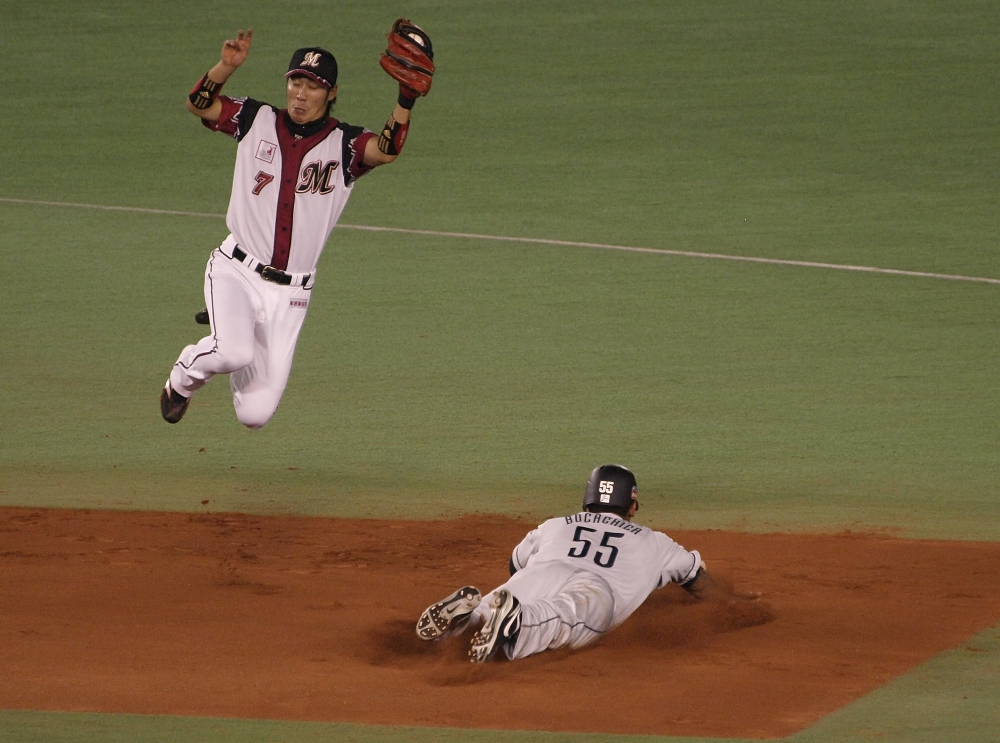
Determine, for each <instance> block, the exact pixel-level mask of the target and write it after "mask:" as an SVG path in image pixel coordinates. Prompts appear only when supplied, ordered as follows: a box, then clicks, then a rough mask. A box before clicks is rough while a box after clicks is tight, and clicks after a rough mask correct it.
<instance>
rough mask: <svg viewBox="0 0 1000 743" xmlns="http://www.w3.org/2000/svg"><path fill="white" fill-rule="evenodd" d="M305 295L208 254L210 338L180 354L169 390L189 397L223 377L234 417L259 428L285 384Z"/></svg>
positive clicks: (306, 302) (218, 254) (305, 304)
mask: <svg viewBox="0 0 1000 743" xmlns="http://www.w3.org/2000/svg"><path fill="white" fill-rule="evenodd" d="M310 294H311V291H310V290H308V289H303V288H302V287H290V286H282V285H280V284H275V283H274V282H271V281H265V280H264V279H262V278H261V277H260V275H258V274H257V273H254V272H253V271H251V270H250V269H249V268H247V267H246V266H244V265H243V264H242V263H240V262H239V261H237V260H233V259H232V258H228V257H226V255H225V254H224V253H223V252H222V251H221V250H219V249H216V250H214V251H213V252H212V256H211V257H210V258H209V261H208V266H207V268H206V269H205V302H206V303H207V305H206V306H207V307H208V314H209V318H210V319H211V326H212V333H211V335H208V336H206V337H204V338H202V339H201V340H200V341H199V342H198V343H196V344H194V345H191V346H187V347H186V348H185V349H184V350H183V351H182V352H181V355H180V358H178V359H177V363H176V364H174V368H173V370H172V371H171V372H170V386H171V387H172V388H173V389H174V390H175V391H177V392H178V393H180V394H181V395H184V396H185V397H190V396H191V395H192V394H194V392H195V391H197V390H199V389H201V388H202V387H204V386H205V383H206V382H208V380H209V379H211V378H212V377H213V376H215V375H216V374H229V375H230V377H229V385H230V388H231V389H232V392H233V406H234V407H235V408H236V417H237V418H239V421H240V423H242V424H243V425H245V426H248V427H249V428H260V427H261V426H263V425H264V424H265V423H267V422H268V421H269V420H270V419H271V416H273V415H274V411H275V410H277V408H278V403H279V402H280V401H281V395H282V393H283V392H284V391H285V385H286V384H287V383H288V375H289V373H290V372H291V369H292V357H293V356H294V354H295V344H296V342H297V341H298V338H299V331H300V330H301V329H302V323H303V322H304V321H305V318H306V309H307V307H308V305H309V296H310Z"/></svg>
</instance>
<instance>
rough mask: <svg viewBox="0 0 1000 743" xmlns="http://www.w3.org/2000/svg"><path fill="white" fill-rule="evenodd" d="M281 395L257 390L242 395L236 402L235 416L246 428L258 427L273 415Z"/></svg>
mask: <svg viewBox="0 0 1000 743" xmlns="http://www.w3.org/2000/svg"><path fill="white" fill-rule="evenodd" d="M280 401H281V395H275V394H268V393H265V392H263V391H261V390H257V391H256V392H255V393H253V394H251V395H246V396H244V397H243V398H242V399H241V400H239V401H238V402H237V401H236V400H234V402H235V403H236V417H237V418H238V419H239V421H240V423H242V424H243V425H244V426H246V427H247V428H252V429H255V430H256V429H258V428H261V427H262V426H263V425H264V424H265V423H267V422H268V421H269V420H271V418H273V417H274V412H275V411H276V410H277V409H278V403H279V402H280Z"/></svg>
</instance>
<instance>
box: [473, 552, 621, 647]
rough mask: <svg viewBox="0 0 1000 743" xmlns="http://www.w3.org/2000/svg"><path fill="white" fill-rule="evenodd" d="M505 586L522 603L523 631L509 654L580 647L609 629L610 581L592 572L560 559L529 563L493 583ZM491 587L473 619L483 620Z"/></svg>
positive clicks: (612, 602)
mask: <svg viewBox="0 0 1000 743" xmlns="http://www.w3.org/2000/svg"><path fill="white" fill-rule="evenodd" d="M503 588H505V589H507V590H508V591H510V592H511V593H512V594H513V595H514V597H515V598H516V599H517V600H518V601H519V602H520V603H521V631H520V633H519V634H518V637H517V642H515V643H514V647H513V648H509V647H508V648H505V651H506V653H507V657H508V658H509V659H511V660H514V659H516V658H524V657H526V656H529V655H532V654H534V653H540V652H542V651H543V650H558V649H559V648H565V647H568V648H573V649H576V648H581V647H583V646H584V645H587V644H589V643H591V642H594V641H595V640H597V639H598V638H599V637H600V636H601V635H603V634H604V633H605V632H607V631H608V630H609V629H611V624H612V620H613V619H614V615H615V599H614V595H613V594H612V592H611V587H610V586H609V585H608V584H607V582H605V580H604V579H603V578H601V577H600V576H599V575H597V574H596V573H593V572H591V571H588V570H580V569H579V568H577V567H576V566H574V565H570V564H567V563H562V562H549V563H542V564H541V565H538V566H537V567H535V566H531V565H529V566H528V567H526V568H525V569H524V570H520V571H518V572H516V573H514V575H512V576H511V578H510V580H509V581H507V582H506V583H504V584H503V585H502V586H499V587H497V588H496V589H494V591H493V592H495V591H499V590H500V589H503ZM493 592H491V593H490V594H488V595H486V596H484V597H483V600H482V603H480V604H479V606H478V607H477V608H476V611H475V612H473V615H472V619H471V622H472V623H479V622H480V621H485V620H486V618H487V617H488V616H489V613H490V608H489V606H490V599H491V598H492V596H493Z"/></svg>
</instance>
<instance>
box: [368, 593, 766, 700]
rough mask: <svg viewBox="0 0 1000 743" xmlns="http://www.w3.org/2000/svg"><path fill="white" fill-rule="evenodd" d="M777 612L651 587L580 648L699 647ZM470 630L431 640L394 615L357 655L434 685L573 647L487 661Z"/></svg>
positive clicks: (487, 675) (527, 664)
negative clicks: (472, 656)
mask: <svg viewBox="0 0 1000 743" xmlns="http://www.w3.org/2000/svg"><path fill="white" fill-rule="evenodd" d="M774 618H775V616H774V612H773V610H772V609H771V607H770V605H768V604H767V603H766V602H762V601H754V602H739V603H735V604H721V603H715V602H711V601H705V602H699V601H697V600H696V599H694V598H693V597H691V596H690V595H689V594H688V593H686V592H685V591H684V590H683V589H681V588H679V587H677V586H667V587H666V588H664V589H663V590H661V591H656V592H655V593H653V594H652V595H651V596H650V597H649V598H648V599H646V601H645V602H644V603H643V604H642V606H640V607H639V608H638V609H637V610H636V612H635V613H634V614H632V616H631V617H629V618H628V619H627V620H626V621H625V622H624V623H623V624H622V625H621V626H620V627H618V628H616V629H615V630H613V631H612V632H609V633H608V634H607V635H605V636H604V637H602V638H601V640H600V641H598V642H597V643H595V644H594V645H591V646H589V647H587V648H584V649H582V650H578V651H575V652H576V653H589V652H596V653H602V652H606V651H607V650H609V649H610V650H613V651H614V653H615V655H616V657H622V656H627V655H629V654H630V653H639V654H645V653H650V652H653V653H655V652H657V651H660V650H670V651H672V652H676V651H677V650H678V649H680V648H690V649H697V648H702V647H705V646H707V645H709V644H710V643H711V640H712V637H713V636H714V635H718V634H722V633H725V632H735V631H738V630H744V629H748V628H750V627H756V626H759V625H761V624H766V623H768V622H770V621H772V620H773V619H774ZM471 637H472V633H471V631H470V632H465V633H463V634H461V635H457V636H454V637H449V638H446V639H443V640H437V641H432V642H427V641H425V640H421V639H420V638H418V637H417V634H416V632H415V631H414V622H413V621H412V620H410V619H390V620H386V621H384V622H382V623H381V624H379V625H377V626H375V627H373V628H372V629H371V630H370V631H369V633H368V639H367V641H366V642H364V643H362V644H361V645H360V646H359V648H358V655H359V657H360V658H361V659H362V660H363V661H364V662H366V663H368V664H370V665H373V666H381V667H392V668H399V669H421V670H423V671H424V672H426V673H427V677H428V681H429V682H430V683H431V684H433V685H435V686H465V685H468V684H476V683H482V682H484V681H491V680H500V679H503V678H506V677H508V676H510V675H512V674H516V673H518V672H519V671H518V669H520V672H529V671H531V672H535V673H537V672H539V671H540V670H541V668H542V667H544V666H548V665H550V664H559V663H561V662H562V661H563V660H564V659H565V658H566V657H567V656H568V655H570V654H571V653H573V652H574V651H569V650H560V651H555V652H546V653H541V654H538V655H533V656H531V657H529V658H525V659H523V660H519V661H518V662H517V663H509V662H507V661H506V660H505V659H503V658H502V657H501V658H500V659H499V660H497V661H491V662H489V663H483V664H473V663H470V662H469V657H468V652H469V640H470V639H471Z"/></svg>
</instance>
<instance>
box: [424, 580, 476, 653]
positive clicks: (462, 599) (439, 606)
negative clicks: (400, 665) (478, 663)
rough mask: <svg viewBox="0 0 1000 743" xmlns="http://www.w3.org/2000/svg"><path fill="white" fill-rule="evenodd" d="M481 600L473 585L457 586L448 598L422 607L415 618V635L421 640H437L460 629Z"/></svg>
mask: <svg viewBox="0 0 1000 743" xmlns="http://www.w3.org/2000/svg"><path fill="white" fill-rule="evenodd" d="M482 600H483V597H482V594H481V593H479V589H478V588H476V587H475V586H464V587H463V588H459V589H458V590H457V591H455V593H453V594H451V596H449V597H448V598H444V599H441V600H440V601H438V602H437V603H436V604H431V605H430V606H428V607H427V608H426V609H424V613H423V614H421V615H420V619H418V620H417V637H419V638H420V639H421V640H439V639H441V638H442V637H446V636H447V635H451V634H454V633H456V632H458V631H460V630H461V629H462V628H464V627H465V623H466V622H468V621H469V617H471V616H472V612H473V611H475V609H476V607H477V606H479V602H480V601H482Z"/></svg>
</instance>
